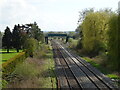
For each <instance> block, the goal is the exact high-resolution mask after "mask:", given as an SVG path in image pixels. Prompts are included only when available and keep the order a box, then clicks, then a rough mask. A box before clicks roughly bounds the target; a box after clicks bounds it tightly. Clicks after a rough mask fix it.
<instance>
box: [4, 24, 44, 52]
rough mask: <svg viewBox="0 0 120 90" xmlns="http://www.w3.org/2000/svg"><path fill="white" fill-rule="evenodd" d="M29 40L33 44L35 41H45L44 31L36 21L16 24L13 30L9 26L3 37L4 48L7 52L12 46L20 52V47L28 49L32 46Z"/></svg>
mask: <svg viewBox="0 0 120 90" xmlns="http://www.w3.org/2000/svg"><path fill="white" fill-rule="evenodd" d="M29 41H30V42H31V43H30V44H31V45H33V43H34V41H37V42H43V41H44V35H43V31H41V29H40V28H39V27H38V25H37V23H36V22H34V23H30V24H25V25H20V24H18V25H14V28H13V30H12V32H11V30H10V28H9V27H8V26H7V27H6V29H5V32H4V35H3V37H2V48H5V49H7V52H9V49H10V48H15V49H16V51H17V52H19V49H26V48H28V47H29V46H30V45H29V44H28V43H29ZM32 41H33V42H32ZM27 45H29V46H27Z"/></svg>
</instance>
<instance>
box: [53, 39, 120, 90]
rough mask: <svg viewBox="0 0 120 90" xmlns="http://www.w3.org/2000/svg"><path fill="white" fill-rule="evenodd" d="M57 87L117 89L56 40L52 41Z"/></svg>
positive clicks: (106, 78) (82, 89)
mask: <svg viewBox="0 0 120 90" xmlns="http://www.w3.org/2000/svg"><path fill="white" fill-rule="evenodd" d="M52 47H53V52H54V58H55V67H56V69H55V72H56V76H57V82H58V83H57V85H58V89H68V90H73V89H79V90H84V89H92V90H94V89H95V90H118V88H117V87H116V86H115V85H114V84H113V82H112V81H111V79H110V78H108V77H106V76H105V75H104V74H102V73H101V72H100V71H98V70H97V69H96V68H94V67H93V66H91V65H90V64H89V63H87V62H86V61H85V60H83V59H81V58H80V57H79V56H76V55H75V54H72V53H70V52H69V51H67V50H66V49H65V48H64V47H63V46H62V45H60V44H59V43H58V42H57V41H52Z"/></svg>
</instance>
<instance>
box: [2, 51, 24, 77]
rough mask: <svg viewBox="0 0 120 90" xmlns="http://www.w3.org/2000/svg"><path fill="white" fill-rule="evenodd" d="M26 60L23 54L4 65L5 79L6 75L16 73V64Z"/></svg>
mask: <svg viewBox="0 0 120 90" xmlns="http://www.w3.org/2000/svg"><path fill="white" fill-rule="evenodd" d="M25 58H26V54H25V52H21V53H20V54H18V55H16V56H15V57H13V58H11V59H10V60H8V61H7V62H5V63H3V64H2V72H3V73H2V74H3V78H5V77H6V75H8V74H10V73H11V72H13V71H14V69H15V67H16V64H18V63H20V62H22V61H23V60H24V59H25Z"/></svg>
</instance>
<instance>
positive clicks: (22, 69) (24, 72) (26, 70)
mask: <svg viewBox="0 0 120 90" xmlns="http://www.w3.org/2000/svg"><path fill="white" fill-rule="evenodd" d="M12 74H17V75H20V76H21V77H25V78H32V77H34V76H36V75H38V74H39V70H38V69H36V65H35V64H30V63H28V62H27V61H26V62H24V63H21V64H19V65H17V66H16V69H15V71H14V72H13V73H12Z"/></svg>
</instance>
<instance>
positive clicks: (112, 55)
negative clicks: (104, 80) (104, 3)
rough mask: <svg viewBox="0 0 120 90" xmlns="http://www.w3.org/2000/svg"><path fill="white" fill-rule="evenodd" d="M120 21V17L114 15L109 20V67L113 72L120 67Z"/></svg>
mask: <svg viewBox="0 0 120 90" xmlns="http://www.w3.org/2000/svg"><path fill="white" fill-rule="evenodd" d="M119 24H120V20H119V18H118V15H116V14H113V15H112V16H111V18H110V20H109V31H108V35H109V39H108V55H109V62H108V63H109V65H110V67H112V68H113V70H118V67H119V65H120V48H119V46H120V43H119V42H120V39H119V38H120V35H119V33H120V30H119V28H118V26H119Z"/></svg>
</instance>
